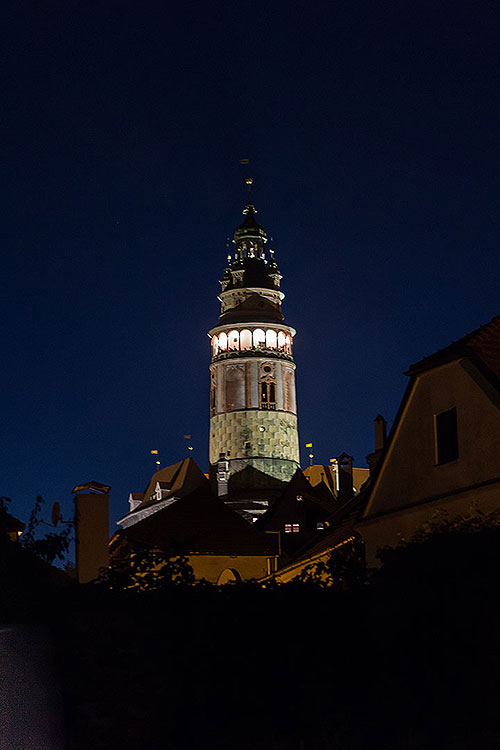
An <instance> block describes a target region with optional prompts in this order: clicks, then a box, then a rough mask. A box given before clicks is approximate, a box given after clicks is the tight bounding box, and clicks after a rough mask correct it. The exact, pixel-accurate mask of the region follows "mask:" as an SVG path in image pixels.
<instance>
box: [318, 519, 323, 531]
mask: <svg viewBox="0 0 500 750" xmlns="http://www.w3.org/2000/svg"><path fill="white" fill-rule="evenodd" d="M324 528H325V524H324V523H323V521H318V523H317V524H316V529H317V530H318V531H323V529H324Z"/></svg>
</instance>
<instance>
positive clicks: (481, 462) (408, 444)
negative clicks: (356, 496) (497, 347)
mask: <svg viewBox="0 0 500 750" xmlns="http://www.w3.org/2000/svg"><path fill="white" fill-rule="evenodd" d="M453 407H456V409H457V425H458V443H459V458H458V459H457V460H456V461H452V462H450V463H448V464H443V465H440V466H438V465H436V455H435V438H434V415H435V414H436V413H439V412H442V411H446V410H447V409H451V408H453ZM496 476H500V398H499V395H498V393H497V392H495V391H494V389H493V388H492V387H491V386H490V385H489V384H488V382H487V381H486V380H485V379H484V378H483V376H482V375H481V374H480V373H479V372H478V371H477V370H476V368H474V366H473V365H471V364H470V363H469V362H468V361H465V360H462V361H461V362H452V363H450V364H447V365H444V366H442V367H439V368H436V369H434V370H431V371H430V372H426V373H423V374H422V375H420V376H419V377H418V379H417V381H416V383H415V385H414V388H413V391H412V394H411V395H410V398H409V400H408V403H407V405H406V408H405V412H404V414H403V415H402V419H401V420H400V424H399V427H398V429H397V432H396V433H395V435H394V438H393V440H392V444H391V446H390V448H389V450H388V453H387V456H386V458H385V460H384V466H383V467H382V470H381V472H380V475H379V477H378V480H377V482H376V485H375V488H374V490H373V491H372V495H371V499H370V502H369V505H368V507H367V509H366V512H365V516H370V515H374V514H376V513H380V512H384V511H390V510H392V509H395V508H399V507H403V506H407V505H411V504H413V503H416V502H419V501H421V500H423V499H425V498H427V497H431V496H435V495H439V494H443V493H447V492H451V491H456V490H460V489H461V488H464V487H468V486H470V485H473V484H477V483H479V482H484V481H486V480H488V479H491V478H493V477H496Z"/></svg>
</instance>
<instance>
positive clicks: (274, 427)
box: [210, 409, 300, 479]
mask: <svg viewBox="0 0 500 750" xmlns="http://www.w3.org/2000/svg"><path fill="white" fill-rule="evenodd" d="M228 451H230V452H231V453H230V455H229V456H228V458H229V460H230V461H231V462H233V461H234V460H235V459H246V460H247V463H250V464H251V465H252V466H255V468H257V469H260V470H261V471H265V472H266V473H271V474H272V476H276V477H277V478H279V479H280V478H282V476H283V471H284V470H285V466H283V467H280V468H278V467H279V463H277V464H276V467H275V469H274V470H273V471H272V472H270V471H269V468H272V466H271V464H272V462H269V461H266V460H265V459H278V462H279V461H280V460H281V461H282V460H285V461H286V462H288V461H292V462H294V463H295V464H296V465H297V466H298V465H299V463H300V457H299V439H298V432H297V416H296V415H295V414H291V413H289V412H284V411H261V410H259V409H252V410H241V411H232V412H228V413H226V414H217V415H215V416H213V417H212V418H211V420H210V463H211V464H214V463H215V462H216V461H217V459H218V458H219V455H220V453H221V452H225V453H226V454H227V452H228ZM248 459H252V460H251V461H249V460H248ZM260 463H262V466H261V465H260ZM282 469H283V470H282ZM292 473H293V472H292Z"/></svg>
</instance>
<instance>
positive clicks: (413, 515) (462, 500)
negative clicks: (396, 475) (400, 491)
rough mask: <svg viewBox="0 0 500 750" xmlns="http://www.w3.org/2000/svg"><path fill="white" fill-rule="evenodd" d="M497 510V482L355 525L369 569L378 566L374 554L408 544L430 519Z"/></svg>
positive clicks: (499, 501)
mask: <svg viewBox="0 0 500 750" xmlns="http://www.w3.org/2000/svg"><path fill="white" fill-rule="evenodd" d="M498 508H500V482H498V483H497V484H492V485H487V486H485V487H480V488H477V489H475V490H469V491H468V492H461V493H459V494H457V495H452V496H451V497H448V498H443V499H440V500H435V501H433V502H428V503H423V504H422V505H417V506H415V507H413V508H405V509H403V510H399V511H395V512H394V513H389V514H386V515H383V516H379V517H378V518H372V519H365V520H363V521H361V523H360V524H358V525H357V526H356V531H358V532H359V533H360V534H361V536H362V537H363V540H364V542H365V555H366V562H367V565H368V566H369V567H377V566H378V565H380V562H379V560H378V559H377V551H378V550H379V549H381V548H383V547H387V546H389V547H395V546H397V545H398V544H400V543H401V542H403V541H409V540H410V539H411V538H412V536H413V535H414V534H415V532H417V531H419V530H420V529H421V528H422V527H423V526H425V524H427V523H428V522H429V521H431V520H433V521H436V522H438V521H439V519H440V518H443V519H444V518H453V517H455V516H459V515H460V516H467V515H468V514H469V513H470V512H472V513H474V512H475V511H476V509H478V510H480V511H481V513H484V514H486V515H487V514H488V513H491V512H492V511H494V510H498Z"/></svg>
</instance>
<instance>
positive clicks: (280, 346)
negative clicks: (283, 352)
mask: <svg viewBox="0 0 500 750" xmlns="http://www.w3.org/2000/svg"><path fill="white" fill-rule="evenodd" d="M285 341H286V336H285V334H284V333H283V331H279V332H278V349H284V348H285Z"/></svg>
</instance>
